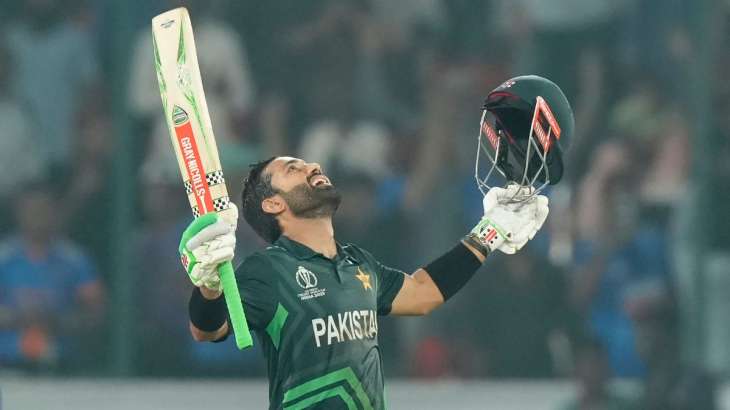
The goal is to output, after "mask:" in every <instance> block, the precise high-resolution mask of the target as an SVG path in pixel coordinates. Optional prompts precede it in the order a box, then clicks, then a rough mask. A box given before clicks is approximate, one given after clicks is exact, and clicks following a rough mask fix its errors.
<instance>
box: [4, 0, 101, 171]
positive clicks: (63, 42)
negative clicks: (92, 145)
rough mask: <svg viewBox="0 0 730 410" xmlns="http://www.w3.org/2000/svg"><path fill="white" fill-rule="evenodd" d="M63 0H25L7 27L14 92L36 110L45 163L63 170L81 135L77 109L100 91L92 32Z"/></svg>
mask: <svg viewBox="0 0 730 410" xmlns="http://www.w3.org/2000/svg"><path fill="white" fill-rule="evenodd" d="M67 11H68V10H67V9H66V8H65V6H64V4H63V3H62V2H61V1H59V0H26V1H25V4H24V7H23V9H22V13H21V15H20V17H19V18H18V19H17V20H16V21H12V22H10V23H9V24H8V25H7V27H5V29H4V31H3V33H4V38H5V39H6V40H7V45H8V47H9V50H10V56H11V61H13V63H14V64H15V66H16V70H15V71H14V73H15V76H14V80H13V82H12V85H13V87H14V90H13V91H14V92H15V95H16V96H17V97H18V98H20V100H21V101H22V102H23V103H24V104H26V105H27V107H28V109H29V110H30V113H31V115H32V116H33V117H32V118H33V123H34V124H35V126H36V128H37V129H36V130H34V131H35V132H36V133H37V134H36V135H37V141H38V146H39V148H40V149H41V154H42V158H43V164H44V165H45V166H47V167H55V168H56V169H59V168H60V169H61V170H65V169H66V166H67V165H68V163H69V161H70V156H71V152H72V149H73V147H74V146H75V143H76V141H75V138H76V135H77V131H78V130H77V125H76V121H77V119H78V118H77V115H78V114H79V113H80V112H81V111H83V110H84V109H85V107H89V106H93V105H94V104H95V102H97V100H98V95H99V92H100V90H99V88H98V87H99V85H100V83H101V82H100V79H99V73H98V67H97V60H96V57H95V53H94V48H93V46H92V37H91V33H89V31H88V30H87V29H86V27H84V26H82V25H81V24H79V22H77V21H72V20H71V19H70V16H69V15H67Z"/></svg>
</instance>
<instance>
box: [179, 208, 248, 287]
mask: <svg viewBox="0 0 730 410" xmlns="http://www.w3.org/2000/svg"><path fill="white" fill-rule="evenodd" d="M230 206H232V207H234V208H235V205H233V204H230ZM235 209H236V214H238V212H237V211H238V209H237V208H235ZM235 248H236V225H231V224H229V223H228V222H226V221H224V220H223V219H222V218H221V217H220V216H219V215H218V214H216V213H215V212H210V213H207V214H205V215H203V216H201V217H199V218H197V219H195V220H194V221H193V222H192V223H191V224H190V225H188V227H187V229H185V232H183V235H182V238H181V239H180V246H179V248H178V250H179V251H180V259H181V261H182V264H183V267H185V270H186V271H187V273H188V276H189V277H190V281H191V282H193V285H195V286H198V287H200V286H205V287H206V288H208V289H211V290H216V291H220V290H221V289H222V285H221V281H220V276H219V275H218V265H220V264H222V263H225V262H230V261H231V260H233V254H234V250H235Z"/></svg>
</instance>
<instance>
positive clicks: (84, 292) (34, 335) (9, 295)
mask: <svg viewBox="0 0 730 410" xmlns="http://www.w3.org/2000/svg"><path fill="white" fill-rule="evenodd" d="M51 192H52V191H51V188H50V187H49V186H47V185H35V186H26V187H25V188H24V189H23V193H22V194H21V195H20V196H19V197H18V199H17V201H16V203H15V212H16V218H17V224H18V231H17V232H16V233H14V234H12V235H10V236H9V237H8V238H6V239H5V240H4V241H3V242H2V244H0V283H2V287H0V364H2V365H3V366H13V367H16V366H19V367H22V368H29V369H38V370H49V369H55V368H57V367H58V366H62V367H67V368H71V369H76V368H87V369H88V368H89V367H91V368H94V367H98V366H99V364H100V360H99V359H100V357H99V355H100V354H101V351H100V350H99V348H98V346H100V345H101V343H100V341H101V340H103V339H102V338H101V337H100V335H99V327H100V324H101V320H102V319H103V317H104V290H103V286H102V284H101V283H100V281H99V280H98V278H97V273H96V271H95V269H94V266H93V263H92V261H91V260H90V259H89V258H88V257H87V256H86V255H85V253H84V251H83V250H82V249H80V248H79V247H78V246H77V245H76V244H74V243H73V242H70V241H68V240H67V239H65V238H64V234H63V232H61V231H59V230H58V225H59V221H58V220H57V218H56V216H55V204H56V202H57V200H58V199H57V198H56V197H55V196H54V195H53V194H52V193H51Z"/></svg>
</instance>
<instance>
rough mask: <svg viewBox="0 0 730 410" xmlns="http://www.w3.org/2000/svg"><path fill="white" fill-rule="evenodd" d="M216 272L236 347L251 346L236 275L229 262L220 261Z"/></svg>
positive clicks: (251, 341)
mask: <svg viewBox="0 0 730 410" xmlns="http://www.w3.org/2000/svg"><path fill="white" fill-rule="evenodd" d="M218 273H219V274H220V277H221V284H223V295H224V296H225V298H226V306H228V314H229V316H230V318H231V324H232V325H233V334H234V336H235V338H236V346H238V349H239V350H240V349H245V348H247V347H250V346H253V340H252V339H251V332H249V330H248V322H246V314H245V313H243V304H242V303H241V295H240V294H239V293H238V285H237V284H236V275H235V274H234V273H233V266H232V265H231V262H226V263H222V264H221V265H220V266H218Z"/></svg>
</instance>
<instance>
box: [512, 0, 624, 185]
mask: <svg viewBox="0 0 730 410" xmlns="http://www.w3.org/2000/svg"><path fill="white" fill-rule="evenodd" d="M624 3H625V2H622V1H613V0H559V1H553V2H545V1H541V0H518V1H504V0H502V1H500V5H501V13H503V15H504V16H505V17H506V18H505V19H503V20H504V22H503V24H506V27H505V29H504V30H505V31H506V32H507V33H508V35H509V37H510V39H511V41H512V42H514V43H515V46H514V49H515V50H518V54H517V56H516V57H517V64H516V65H517V70H518V71H519V72H520V73H525V74H526V73H530V74H538V75H542V76H544V77H546V78H549V79H551V80H552V81H553V82H555V83H556V84H558V85H559V86H560V87H561V89H562V90H563V92H564V93H565V95H566V96H567V97H568V101H570V102H571V105H572V106H573V110H574V111H575V135H577V136H579V138H576V140H575V142H574V143H573V146H572V147H571V150H570V152H569V153H568V161H569V163H570V164H571V166H570V167H569V168H568V171H567V172H568V173H569V175H568V176H569V177H571V179H575V178H576V177H577V176H578V175H581V174H582V172H583V171H584V169H585V167H586V166H587V163H586V159H587V157H588V155H587V154H588V153H590V150H591V149H592V147H593V146H594V145H595V143H596V141H597V139H596V138H600V136H601V135H600V131H601V128H600V127H601V125H602V122H603V119H602V118H601V117H600V114H601V113H602V112H603V110H604V108H605V105H606V103H607V102H608V101H609V98H610V93H611V92H612V91H613V88H614V87H609V84H614V83H615V81H616V80H618V78H614V76H615V75H616V73H618V71H617V70H613V69H612V68H614V67H613V65H614V61H615V59H614V58H613V55H614V54H615V52H614V49H613V48H614V45H615V42H614V40H613V39H614V36H615V33H614V30H616V23H617V21H620V20H619V19H620V17H621V16H622V15H623V13H624V12H625V4H624ZM566 10H570V12H566Z"/></svg>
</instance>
